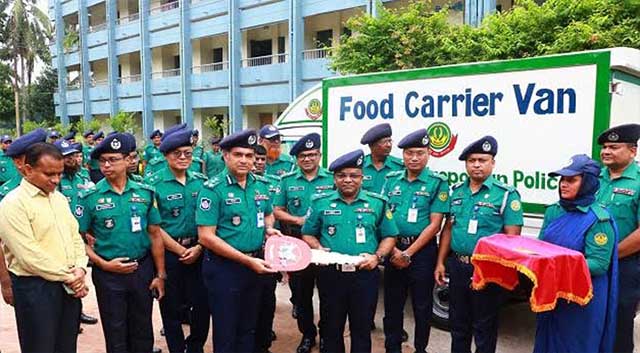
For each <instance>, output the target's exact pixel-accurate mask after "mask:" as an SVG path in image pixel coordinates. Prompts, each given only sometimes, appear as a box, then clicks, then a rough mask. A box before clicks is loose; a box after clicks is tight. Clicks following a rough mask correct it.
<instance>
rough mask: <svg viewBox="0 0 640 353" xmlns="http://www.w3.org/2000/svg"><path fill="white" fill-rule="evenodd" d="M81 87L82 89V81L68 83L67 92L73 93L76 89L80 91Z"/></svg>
mask: <svg viewBox="0 0 640 353" xmlns="http://www.w3.org/2000/svg"><path fill="white" fill-rule="evenodd" d="M80 87H82V82H80V81H76V82H67V91H71V90H74V89H80Z"/></svg>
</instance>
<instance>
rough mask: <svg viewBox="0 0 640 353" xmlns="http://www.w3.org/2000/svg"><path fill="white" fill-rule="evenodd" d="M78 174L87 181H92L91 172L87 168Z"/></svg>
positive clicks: (81, 168) (81, 169) (82, 168)
mask: <svg viewBox="0 0 640 353" xmlns="http://www.w3.org/2000/svg"><path fill="white" fill-rule="evenodd" d="M78 174H79V175H80V176H81V177H83V178H85V179H89V180H91V177H89V170H88V169H87V168H85V167H80V170H79V171H78Z"/></svg>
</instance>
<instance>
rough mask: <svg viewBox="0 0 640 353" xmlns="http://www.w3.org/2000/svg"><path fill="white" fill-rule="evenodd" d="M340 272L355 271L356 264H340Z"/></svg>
mask: <svg viewBox="0 0 640 353" xmlns="http://www.w3.org/2000/svg"><path fill="white" fill-rule="evenodd" d="M340 271H342V272H356V265H354V264H342V265H341V266H340Z"/></svg>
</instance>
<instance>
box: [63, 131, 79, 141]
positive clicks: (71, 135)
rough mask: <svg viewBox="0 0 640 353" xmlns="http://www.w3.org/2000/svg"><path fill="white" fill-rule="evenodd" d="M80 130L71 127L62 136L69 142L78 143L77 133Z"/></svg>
mask: <svg viewBox="0 0 640 353" xmlns="http://www.w3.org/2000/svg"><path fill="white" fill-rule="evenodd" d="M77 133H78V132H77V131H76V130H73V129H71V130H70V131H69V132H68V133H67V134H66V135H64V136H63V137H62V139H63V140H66V141H67V142H69V143H76V134H77Z"/></svg>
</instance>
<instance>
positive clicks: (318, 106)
mask: <svg viewBox="0 0 640 353" xmlns="http://www.w3.org/2000/svg"><path fill="white" fill-rule="evenodd" d="M304 111H305V113H307V117H308V118H309V119H311V120H318V119H320V118H321V117H322V103H320V100H319V99H317V98H314V99H312V100H310V101H309V104H308V105H307V107H306V108H305V109H304Z"/></svg>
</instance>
